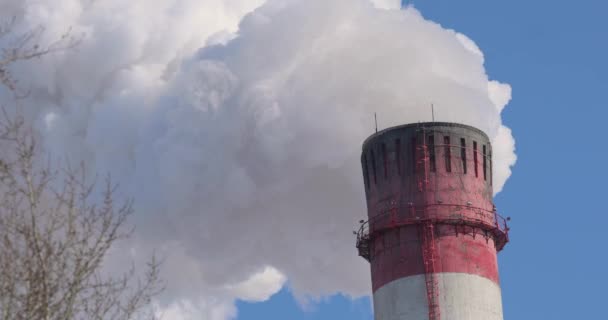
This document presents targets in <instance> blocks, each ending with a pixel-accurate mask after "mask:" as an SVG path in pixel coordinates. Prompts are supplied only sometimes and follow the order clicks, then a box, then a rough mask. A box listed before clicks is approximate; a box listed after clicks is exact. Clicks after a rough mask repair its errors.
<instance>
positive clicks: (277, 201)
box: [0, 0, 516, 319]
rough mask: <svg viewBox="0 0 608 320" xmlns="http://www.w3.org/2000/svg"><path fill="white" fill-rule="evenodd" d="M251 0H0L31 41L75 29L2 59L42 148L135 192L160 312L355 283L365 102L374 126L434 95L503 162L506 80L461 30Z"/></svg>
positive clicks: (341, 3) (367, 128)
mask: <svg viewBox="0 0 608 320" xmlns="http://www.w3.org/2000/svg"><path fill="white" fill-rule="evenodd" d="M262 2H264V1H262V0H260V1H257V2H256V1H251V0H241V1H237V0H206V1H195V0H173V1H150V0H137V1H129V2H125V1H119V0H110V1H96V2H89V1H80V0H61V1H35V2H34V1H21V0H19V1H17V0H15V1H12V0H9V1H8V2H7V1H4V3H3V4H0V12H2V15H6V16H9V15H17V16H18V18H19V25H18V27H19V29H20V30H22V31H23V30H28V28H32V27H35V26H37V25H45V26H46V27H47V31H46V32H45V33H44V34H43V39H42V40H46V41H50V40H51V39H53V38H54V37H55V38H56V37H57V35H59V34H61V33H63V32H64V31H65V30H67V29H68V28H69V27H71V28H72V30H73V32H74V33H77V34H83V35H84V37H83V41H82V43H81V45H80V46H79V47H78V48H76V49H75V50H72V51H68V52H62V53H59V54H54V55H52V56H48V57H46V58H44V59H41V60H40V61H36V62H29V63H23V64H19V65H17V66H15V70H14V71H15V73H16V74H18V75H19V76H20V80H21V83H27V85H28V86H30V87H31V97H30V98H29V100H28V105H27V106H26V107H27V108H28V114H29V115H30V116H31V119H32V120H33V121H35V122H36V123H37V124H38V128H39V129H40V132H41V134H42V135H43V136H44V143H45V146H46V147H47V148H48V150H50V151H52V152H54V153H56V154H58V155H69V156H70V157H71V158H72V159H76V160H84V161H86V162H87V163H88V164H89V165H90V166H91V167H92V170H94V171H95V172H106V171H109V172H112V174H113V175H114V177H118V178H119V179H120V181H121V183H122V186H123V190H125V191H127V192H128V193H129V194H131V195H133V196H134V197H135V200H136V204H137V209H138V212H137V217H136V221H134V222H135V223H136V225H137V227H138V229H137V234H136V237H135V239H134V241H133V243H132V244H130V245H131V246H132V250H131V252H132V256H133V257H135V259H139V257H145V256H146V254H147V252H150V251H151V250H153V249H156V250H160V251H161V253H162V254H163V255H164V256H165V257H166V262H165V265H164V267H165V273H164V276H165V279H166V280H167V282H168V285H169V287H168V290H167V292H166V295H165V297H164V300H163V301H160V302H159V304H160V305H161V306H162V307H163V308H165V313H166V315H167V316H169V318H175V319H179V318H187V319H189V318H201V317H202V318H205V319H225V318H230V317H233V316H234V315H235V313H236V310H235V309H234V306H233V301H234V300H235V299H243V300H248V301H263V300H266V299H268V297H269V296H271V295H272V294H274V293H275V292H277V291H278V290H279V289H280V288H281V287H282V286H283V285H284V283H285V282H286V281H289V286H290V288H291V290H292V291H293V292H294V293H295V294H296V295H297V296H298V297H300V298H317V297H321V296H325V295H330V294H334V293H343V294H347V295H350V296H355V297H356V296H361V295H365V294H368V293H369V289H370V288H369V286H370V285H369V276H368V274H367V273H368V267H367V265H366V262H365V261H364V260H363V259H361V258H359V257H357V254H356V250H355V248H354V239H353V236H352V233H351V231H352V230H353V228H354V227H356V224H357V221H358V220H359V219H360V218H363V217H364V216H365V203H364V195H363V183H362V178H361V169H360V164H359V160H358V158H359V153H360V148H361V142H362V141H363V140H364V139H365V138H366V137H367V136H368V135H369V134H371V133H372V129H373V114H374V112H376V113H377V114H378V117H379V124H380V126H381V128H382V127H388V126H392V125H397V124H402V123H408V122H417V121H429V120H430V118H431V114H430V111H429V106H430V105H431V104H434V106H435V111H436V118H437V120H439V121H454V122H461V123H465V124H470V125H473V126H476V127H478V128H480V129H482V130H484V131H485V132H486V133H487V134H488V135H489V136H490V138H491V139H492V141H493V144H494V157H495V163H494V166H493V169H494V177H495V179H494V182H495V184H494V188H495V191H496V192H499V191H500V190H501V189H502V186H503V185H504V183H505V181H506V180H507V178H508V177H509V175H510V174H511V170H510V168H511V166H512V165H513V164H514V163H515V159H516V157H515V154H514V140H513V138H512V136H511V131H510V130H509V129H508V128H507V127H505V126H504V125H503V124H502V122H501V117H500V113H501V111H502V109H503V108H504V107H505V105H506V104H507V103H508V102H509V100H510V98H511V90H510V87H509V86H508V85H506V84H502V83H499V82H497V81H493V80H489V78H488V76H487V74H486V72H485V69H484V66H483V63H484V57H483V54H482V52H481V50H480V49H479V48H478V47H477V46H476V45H475V43H474V42H473V41H472V40H470V39H469V38H467V37H466V36H464V35H462V34H459V33H457V32H455V31H451V30H446V29H444V28H442V27H441V26H440V25H438V24H436V23H433V22H431V21H428V20H425V19H424V18H423V17H422V16H421V14H420V13H419V12H418V11H417V10H415V9H414V8H408V9H407V10H395V8H396V7H397V6H398V2H399V1H386V0H385V1H380V0H377V1H374V3H372V2H369V0H332V1H326V0H309V1H303V0H268V1H266V2H265V3H262ZM248 12H250V13H249V14H247V13H248ZM237 26H238V27H237ZM2 41H4V40H2ZM0 44H1V43H0ZM2 45H4V44H2ZM0 95H4V96H2V98H3V99H4V98H5V97H6V93H0Z"/></svg>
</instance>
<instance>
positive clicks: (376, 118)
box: [374, 112, 378, 133]
mask: <svg viewBox="0 0 608 320" xmlns="http://www.w3.org/2000/svg"><path fill="white" fill-rule="evenodd" d="M374 122H375V123H376V133H378V117H377V116H376V113H375V112H374Z"/></svg>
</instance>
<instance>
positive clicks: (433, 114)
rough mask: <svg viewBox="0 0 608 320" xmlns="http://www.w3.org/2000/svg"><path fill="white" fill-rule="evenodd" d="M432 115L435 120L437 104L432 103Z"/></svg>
mask: <svg viewBox="0 0 608 320" xmlns="http://www.w3.org/2000/svg"><path fill="white" fill-rule="evenodd" d="M431 116H432V117H433V122H435V105H434V104H432V103H431Z"/></svg>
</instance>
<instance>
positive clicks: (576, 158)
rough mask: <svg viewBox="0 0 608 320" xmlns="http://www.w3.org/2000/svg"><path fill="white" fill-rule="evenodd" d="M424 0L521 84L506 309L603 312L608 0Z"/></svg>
mask: <svg viewBox="0 0 608 320" xmlns="http://www.w3.org/2000/svg"><path fill="white" fill-rule="evenodd" d="M414 3H415V5H416V7H417V8H419V9H420V10H421V12H422V14H423V15H424V16H425V17H427V18H429V19H431V20H434V21H436V22H438V23H440V24H441V25H443V26H444V27H447V28H452V29H455V30H457V31H459V32H462V33H464V34H466V35H467V36H469V37H470V38H471V39H473V40H474V41H475V42H476V43H477V45H478V46H479V47H480V48H481V49H482V50H483V52H484V53H485V57H486V67H487V70H488V73H489V74H490V76H491V77H492V78H496V79H499V80H500V81H503V82H506V83H509V84H510V85H511V86H512V87H513V100H512V101H511V103H510V104H509V105H508V106H507V108H506V110H505V111H504V112H503V120H504V122H505V123H506V125H508V126H509V127H511V128H512V130H513V134H514V136H515V138H516V141H517V154H518V157H519V159H518V162H517V165H516V166H515V168H514V171H513V175H512V177H511V178H510V180H509V181H508V183H507V185H506V186H505V189H504V191H503V192H502V193H500V194H499V195H498V196H497V198H496V204H497V206H498V208H499V210H500V211H501V213H502V214H503V215H507V216H511V217H512V219H513V220H512V222H511V228H512V231H511V243H510V244H509V245H508V246H507V247H506V249H505V250H504V251H503V252H501V254H500V256H499V263H500V275H501V282H502V291H503V305H504V312H505V318H506V319H518V320H521V319H552V320H556V319H601V316H600V315H601V314H604V313H605V312H604V310H603V302H604V297H605V296H606V293H605V288H606V286H608V275H607V273H606V270H608V255H607V252H608V249H607V248H606V244H607V243H608V240H607V239H606V237H605V235H606V228H607V227H608V209H606V205H605V204H604V203H603V200H604V196H605V190H606V187H605V185H604V182H605V181H607V180H608V165H606V164H605V163H606V159H607V158H608V155H607V153H608V148H607V147H606V141H605V140H608V134H607V133H606V132H604V127H605V126H606V125H605V118H606V117H607V116H608V111H606V109H605V104H606V99H605V94H606V93H608V80H607V78H606V74H607V73H608V64H607V63H606V62H605V59H606V57H608V42H607V41H606V39H607V38H608V37H607V34H606V33H607V31H608V19H606V14H607V13H608V3H606V2H605V1H599V0H597V1H593V0H587V1H584V0H583V1H576V2H573V1H542V0H536V1H523V0H512V1H481V0H478V1H472V0H468V1H466V0H461V1H453V0H443V1H440V0H435V1H431V0H424V1H423V0H420V1H415V2H414ZM353 253H354V251H353ZM369 305H370V304H369V300H368V299H361V300H358V301H354V302H352V301H350V300H348V299H346V298H343V297H334V298H331V299H329V300H328V301H324V302H322V303H320V304H319V305H317V306H315V307H314V308H312V310H307V311H304V310H302V309H301V308H300V307H299V306H298V305H297V303H296V302H295V301H294V300H293V298H292V297H291V295H290V293H289V291H288V289H284V290H283V291H281V292H280V293H279V294H277V295H275V296H274V297H273V298H272V299H270V300H269V301H268V302H265V303H258V304H248V303H239V305H238V307H239V316H238V319H240V320H249V319H372V318H373V316H372V313H371V310H370V308H369Z"/></svg>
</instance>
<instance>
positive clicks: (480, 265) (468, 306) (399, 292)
mask: <svg viewBox="0 0 608 320" xmlns="http://www.w3.org/2000/svg"><path fill="white" fill-rule="evenodd" d="M361 162H362V166H363V176H364V181H365V192H366V198H367V208H368V218H369V220H368V221H367V222H363V223H362V226H361V229H360V230H359V232H358V236H357V248H358V249H359V254H360V255H361V256H363V257H364V258H366V259H367V260H368V261H369V262H370V263H371V274H372V287H373V291H374V297H373V299H374V313H375V319H376V320H389V319H390V320H401V319H403V320H422V319H429V320H439V319H443V320H501V319H503V315H502V302H501V293H500V286H499V280H498V265H497V260H496V253H497V252H498V251H500V250H501V249H502V248H503V247H504V246H505V244H506V243H507V242H508V227H507V224H506V220H505V219H503V218H502V217H500V216H499V215H498V214H497V213H496V208H495V207H494V204H493V202H492V195H493V194H492V147H491V145H490V141H489V139H488V137H487V136H486V135H485V134H484V133H483V132H482V131H480V130H478V129H476V128H473V127H470V126H466V125H461V124H455V123H440V122H431V123H417V124H408V125H403V126H398V127H393V128H389V129H386V130H383V131H381V132H378V133H376V134H374V135H372V136H371V137H369V138H368V139H367V140H366V141H365V142H364V144H363V152H362V155H361Z"/></svg>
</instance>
